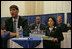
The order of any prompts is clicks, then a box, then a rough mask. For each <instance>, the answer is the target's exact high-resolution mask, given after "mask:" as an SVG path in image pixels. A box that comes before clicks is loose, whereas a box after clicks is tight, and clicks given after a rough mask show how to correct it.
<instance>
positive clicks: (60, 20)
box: [57, 15, 69, 32]
mask: <svg viewBox="0 0 72 49" xmlns="http://www.w3.org/2000/svg"><path fill="white" fill-rule="evenodd" d="M57 26H59V27H61V31H62V32H67V31H68V30H69V27H67V25H66V24H64V23H63V22H62V16H61V15H58V16H57Z"/></svg>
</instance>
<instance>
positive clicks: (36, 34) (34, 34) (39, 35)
mask: <svg viewBox="0 0 72 49" xmlns="http://www.w3.org/2000/svg"><path fill="white" fill-rule="evenodd" d="M29 36H30V37H44V36H45V33H30V34H29Z"/></svg>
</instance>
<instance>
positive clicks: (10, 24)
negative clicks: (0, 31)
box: [3, 5, 30, 48]
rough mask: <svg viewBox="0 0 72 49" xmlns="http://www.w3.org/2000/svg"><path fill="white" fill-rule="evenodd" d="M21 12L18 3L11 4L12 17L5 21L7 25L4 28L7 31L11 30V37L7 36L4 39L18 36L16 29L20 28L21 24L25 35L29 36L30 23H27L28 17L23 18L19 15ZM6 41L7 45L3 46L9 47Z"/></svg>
mask: <svg viewBox="0 0 72 49" xmlns="http://www.w3.org/2000/svg"><path fill="white" fill-rule="evenodd" d="M18 13H19V9H18V7H17V6H16V5H11V6H10V14H11V16H12V17H11V18H9V19H7V20H6V21H5V27H4V29H5V30H6V31H10V34H9V37H6V38H7V39H6V38H5V39H6V40H4V39H3V41H7V40H8V39H9V38H13V37H16V29H17V28H20V26H22V28H23V35H24V36H29V32H30V31H29V27H28V23H27V19H25V18H22V17H21V16H18ZM5 43H6V45H5V46H6V47H3V48H7V42H5Z"/></svg>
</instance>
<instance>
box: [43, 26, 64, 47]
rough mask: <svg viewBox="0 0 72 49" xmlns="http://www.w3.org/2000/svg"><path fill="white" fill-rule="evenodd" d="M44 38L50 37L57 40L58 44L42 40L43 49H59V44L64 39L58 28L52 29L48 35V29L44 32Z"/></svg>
mask: <svg viewBox="0 0 72 49" xmlns="http://www.w3.org/2000/svg"><path fill="white" fill-rule="evenodd" d="M45 32H46V36H50V37H53V38H57V39H58V42H53V41H48V40H44V41H43V44H44V48H60V42H61V41H62V40H63V39H64V37H63V34H62V32H61V31H60V27H56V28H55V27H54V28H53V30H52V31H51V33H50V30H49V27H47V28H46V30H45Z"/></svg>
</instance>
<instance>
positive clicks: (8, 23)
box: [5, 16, 30, 36]
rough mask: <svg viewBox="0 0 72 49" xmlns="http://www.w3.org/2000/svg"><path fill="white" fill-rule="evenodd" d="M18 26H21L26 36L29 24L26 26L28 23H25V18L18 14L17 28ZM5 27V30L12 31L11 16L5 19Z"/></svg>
mask: <svg viewBox="0 0 72 49" xmlns="http://www.w3.org/2000/svg"><path fill="white" fill-rule="evenodd" d="M20 26H22V28H23V35H24V36H28V35H29V32H30V30H29V26H28V23H27V19H25V18H22V17H20V16H19V20H18V28H20ZM5 29H6V30H7V31H11V32H13V20H12V17H11V18H9V19H8V20H6V21H5Z"/></svg>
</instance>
